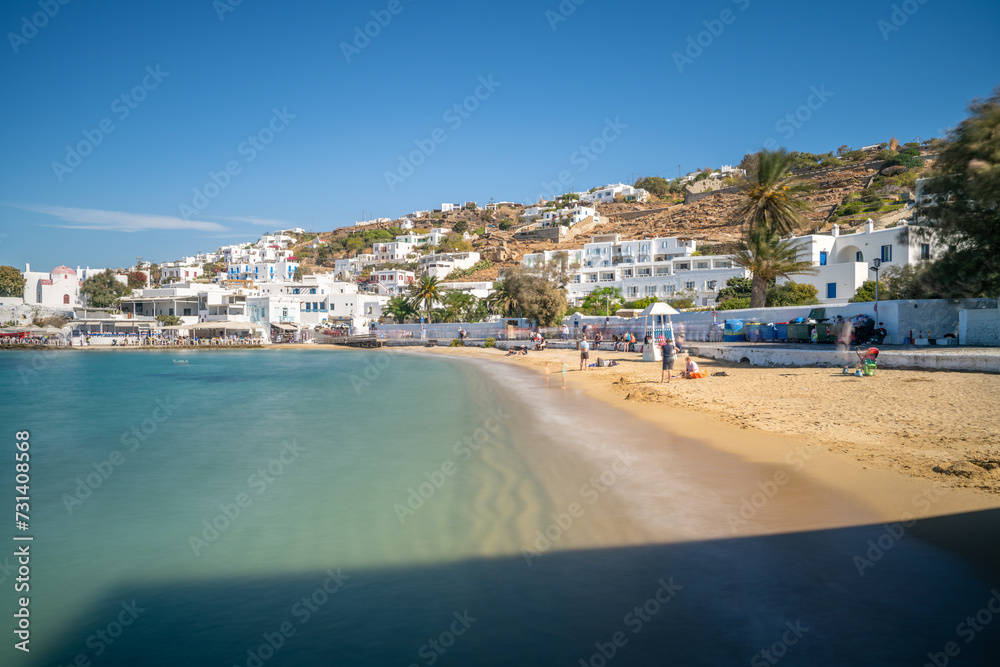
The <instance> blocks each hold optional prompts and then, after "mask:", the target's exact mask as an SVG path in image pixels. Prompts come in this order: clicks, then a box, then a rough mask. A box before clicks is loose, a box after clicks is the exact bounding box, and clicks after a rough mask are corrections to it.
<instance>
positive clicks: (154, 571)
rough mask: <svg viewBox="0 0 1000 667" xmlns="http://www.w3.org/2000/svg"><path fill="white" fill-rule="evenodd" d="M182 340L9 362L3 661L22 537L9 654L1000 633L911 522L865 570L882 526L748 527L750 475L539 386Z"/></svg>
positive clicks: (423, 364)
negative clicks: (762, 532)
mask: <svg viewBox="0 0 1000 667" xmlns="http://www.w3.org/2000/svg"><path fill="white" fill-rule="evenodd" d="M179 356H180V353H178V352H165V353H157V352H152V353H145V352H134V353H129V352H121V353H51V352H50V353H11V354H4V355H0V379H2V381H3V386H4V388H5V400H4V401H3V405H2V407H0V417H2V424H3V427H4V428H5V429H6V430H7V433H6V434H5V436H4V437H5V439H6V441H7V442H8V443H12V442H13V439H14V434H15V432H16V431H21V430H28V431H30V433H31V437H30V442H31V457H32V458H31V512H30V515H31V521H30V530H28V531H26V533H19V531H16V530H15V529H14V526H13V521H12V522H11V527H10V530H9V532H8V531H5V534H9V535H13V534H30V535H32V536H33V537H34V538H35V539H34V541H33V542H32V543H31V575H30V577H31V580H30V585H31V589H30V596H31V606H30V611H31V631H32V634H31V645H30V646H31V649H32V650H31V653H30V654H24V653H22V652H19V651H17V650H15V649H14V648H13V645H14V643H15V641H17V640H16V638H15V636H14V633H13V629H14V626H13V624H12V620H11V619H12V615H13V613H14V611H15V610H16V609H17V607H16V606H15V602H14V600H13V598H14V597H15V594H14V591H13V586H14V583H15V578H16V574H15V573H13V572H12V570H13V569H14V568H16V559H14V558H13V551H14V548H15V546H16V543H14V542H9V543H8V546H7V547H4V549H3V551H2V552H0V577H2V579H3V581H2V582H0V586H2V589H3V590H4V594H3V597H2V600H3V601H4V602H3V604H4V617H5V619H7V620H6V621H5V625H4V627H5V628H6V632H5V633H4V637H5V639H4V645H3V647H2V649H0V650H2V656H3V659H2V664H3V665H70V664H79V665H85V664H92V665H220V666H228V665H247V666H255V665H256V666H258V667H259V666H260V665H333V664H337V665H402V666H404V667H405V666H408V665H433V664H440V665H560V664H562V665H579V664H584V665H595V666H597V665H603V664H622V665H653V664H656V665H660V664H683V665H690V664H704V665H720V664H747V663H749V664H775V663H776V661H777V660H779V659H780V660H781V661H782V662H783V663H784V664H790V665H791V664H852V665H857V664H879V665H887V664H918V665H919V664H924V662H925V661H927V660H928V658H927V653H928V652H931V653H935V652H939V651H943V650H944V647H945V645H946V643H947V642H948V641H957V642H959V643H960V644H961V652H960V654H959V655H957V656H952V657H949V660H950V662H949V663H948V664H952V665H956V664H985V663H981V662H980V661H981V660H983V659H984V657H985V656H989V655H990V652H991V651H992V650H994V649H995V648H996V641H995V640H996V635H997V634H1000V633H998V631H997V630H996V628H991V629H990V631H991V632H992V634H990V632H987V630H986V629H984V630H983V632H981V633H977V634H976V635H975V636H974V638H973V641H970V642H968V643H966V642H965V641H964V639H965V638H964V636H961V635H956V626H957V625H958V624H959V623H960V622H961V621H962V619H963V618H965V617H966V616H968V615H970V614H971V615H973V616H974V615H975V614H976V612H977V611H978V610H979V609H980V608H981V607H983V606H985V605H986V603H987V602H988V600H989V597H990V594H991V593H990V589H991V585H990V584H989V583H987V582H986V581H985V580H984V579H982V578H981V577H980V576H979V575H978V574H977V573H975V572H974V571H972V569H971V568H970V567H969V566H968V565H967V564H965V563H963V562H962V561H960V560H959V559H957V558H956V557H954V556H952V555H950V554H948V553H945V552H942V551H939V550H937V549H935V548H932V547H930V546H928V545H925V544H923V543H921V542H919V541H918V540H916V538H912V537H902V538H900V539H895V540H893V541H892V543H891V546H890V547H889V548H888V549H886V550H885V551H884V556H883V557H881V559H880V560H878V561H877V562H876V563H874V564H873V567H871V568H868V569H867V570H866V571H865V572H864V574H863V576H862V575H861V574H859V572H858V569H857V565H856V561H855V560H854V556H856V555H859V554H861V555H864V553H865V550H866V549H867V548H868V545H867V540H869V539H871V540H874V541H875V542H876V543H877V541H878V540H879V538H880V537H882V536H883V534H884V532H885V529H884V527H882V526H859V527H857V528H845V529H840V530H827V531H815V532H809V533H796V534H784V535H782V534H778V535H767V536H763V537H740V536H739V535H734V533H733V532H732V531H731V530H730V529H729V526H728V525H727V523H726V521H725V518H724V517H725V516H726V515H727V513H730V514H731V511H732V509H733V507H732V504H733V502H734V500H733V497H730V494H728V492H727V491H726V489H725V488H720V484H719V481H718V480H719V479H723V480H729V481H727V482H726V483H725V484H722V485H721V486H728V485H730V483H732V484H737V483H738V482H737V480H738V479H739V478H741V477H744V478H746V479H748V480H749V479H759V478H760V477H759V476H760V471H758V470H754V469H752V468H750V467H748V466H746V465H745V464H742V463H740V462H739V461H735V460H732V459H727V458H726V457H723V456H721V455H715V456H714V457H700V458H699V457H697V456H693V454H692V451H693V450H692V443H691V442H690V441H685V440H681V439H670V438H664V436H663V435H662V434H661V433H659V432H656V431H652V430H649V429H644V428H643V427H641V426H632V427H630V428H624V425H623V424H621V421H620V420H621V417H620V415H618V414H617V413H615V412H613V411H611V410H609V409H608V408H606V407H604V406H601V405H596V404H593V403H590V402H588V401H586V400H585V399H583V398H582V397H580V396H577V395H574V394H572V393H571V392H561V391H558V390H550V391H545V390H544V388H543V387H542V386H541V380H540V379H539V378H537V377H535V376H528V375H525V374H521V373H519V372H517V371H516V370H512V369H510V368H507V367H504V366H498V365H494V366H491V367H487V366H483V365H477V364H474V363H459V362H455V361H451V360H442V359H428V358H423V357H417V356H411V355H405V354H389V353H367V352H356V353H355V352H343V353H331V352H328V351H265V352H261V351H248V352H240V351H233V352H197V353H188V354H187V355H186V356H185V357H184V358H185V359H186V360H187V361H188V363H187V364H177V363H174V362H175V360H176V359H178V358H179ZM558 382H559V380H558V377H554V378H553V386H554V387H555V386H557V385H558ZM652 439H655V441H656V442H657V443H658V445H659V449H658V454H657V455H656V456H655V457H650V456H648V455H647V454H644V453H643V451H644V450H643V449H641V447H645V450H648V449H649V444H650V440H652ZM7 451H8V452H9V453H10V454H11V455H10V456H6V457H5V459H4V460H6V461H7V463H5V464H3V465H4V466H7V469H6V470H4V468H2V467H0V479H7V480H8V484H7V486H6V488H7V489H8V491H7V499H6V500H5V501H3V502H7V503H9V504H10V509H11V510H13V503H14V499H13V497H14V490H13V486H14V484H13V483H12V482H11V481H10V480H11V479H12V478H13V465H14V463H13V456H12V453H13V451H14V450H13V447H12V446H8V447H7ZM708 479H712V480H714V483H711V484H710V483H706V480H708ZM744 481H745V480H744ZM734 497H735V496H734ZM775 502H778V501H777V500H776V501H775ZM824 503H825V504H824ZM815 506H816V507H818V508H819V509H818V510H817V511H831V512H833V511H839V508H838V507H837V506H836V503H835V501H826V500H819V501H816V505H815ZM824 508H825V509H824ZM11 514H12V512H11ZM883 542H885V539H884V538H883ZM12 565H13V566H14V567H13V568H12ZM998 626H1000V623H998ZM762 651H767V653H766V654H765V653H762ZM772 658H773V659H774V661H771V659H772ZM761 661H763V662H761Z"/></svg>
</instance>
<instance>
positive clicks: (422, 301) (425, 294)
mask: <svg viewBox="0 0 1000 667" xmlns="http://www.w3.org/2000/svg"><path fill="white" fill-rule="evenodd" d="M441 298H442V293H441V281H440V280H439V279H438V278H433V277H431V276H429V275H426V274H425V275H423V276H420V280H419V281H417V282H415V283H413V284H412V285H410V305H411V306H412V307H413V309H414V310H416V311H418V312H419V310H420V308H421V307H423V308H424V311H425V313H426V315H427V323H428V324H430V323H431V308H433V307H434V303H435V302H438V301H441Z"/></svg>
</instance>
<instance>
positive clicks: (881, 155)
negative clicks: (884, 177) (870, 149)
mask: <svg viewBox="0 0 1000 667" xmlns="http://www.w3.org/2000/svg"><path fill="white" fill-rule="evenodd" d="M897 155H898V153H897V152H896V151H890V150H888V149H885V148H883V149H882V150H880V151H876V153H875V155H873V156H872V159H873V160H888V159H890V158H894V157H896V156H897ZM882 166H883V167H884V166H885V165H882Z"/></svg>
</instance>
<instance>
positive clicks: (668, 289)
mask: <svg viewBox="0 0 1000 667" xmlns="http://www.w3.org/2000/svg"><path fill="white" fill-rule="evenodd" d="M675 290H676V287H674V286H673V285H664V286H663V291H664V292H666V293H667V294H673V293H674V291H675Z"/></svg>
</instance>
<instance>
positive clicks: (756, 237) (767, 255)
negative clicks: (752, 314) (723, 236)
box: [733, 230, 816, 308]
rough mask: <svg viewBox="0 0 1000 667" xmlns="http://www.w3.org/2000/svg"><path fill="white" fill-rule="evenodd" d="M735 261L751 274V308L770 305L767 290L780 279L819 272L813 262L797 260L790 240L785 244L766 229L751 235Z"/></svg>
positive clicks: (794, 248) (735, 257) (795, 249)
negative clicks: (767, 303)
mask: <svg viewBox="0 0 1000 667" xmlns="http://www.w3.org/2000/svg"><path fill="white" fill-rule="evenodd" d="M733 261H734V262H735V263H736V264H738V265H739V266H742V267H743V268H745V269H747V270H748V271H750V273H751V275H752V278H753V287H752V290H751V293H750V304H751V305H750V307H751V308H762V307H764V305H765V304H766V302H767V288H768V287H769V286H770V285H771V283H773V282H774V280H775V279H776V278H778V277H782V278H788V277H790V276H792V275H796V274H802V273H816V269H815V268H813V266H812V263H811V262H804V261H799V260H798V250H797V248H796V246H795V245H794V244H793V243H792V242H791V241H787V240H786V241H782V240H780V239H779V238H778V236H777V234H775V233H772V232H768V231H767V230H759V231H757V232H755V233H752V234H751V235H750V237H749V238H748V239H747V242H746V244H745V245H744V247H743V248H742V249H741V250H739V251H738V252H737V253H736V254H735V255H734V256H733Z"/></svg>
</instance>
